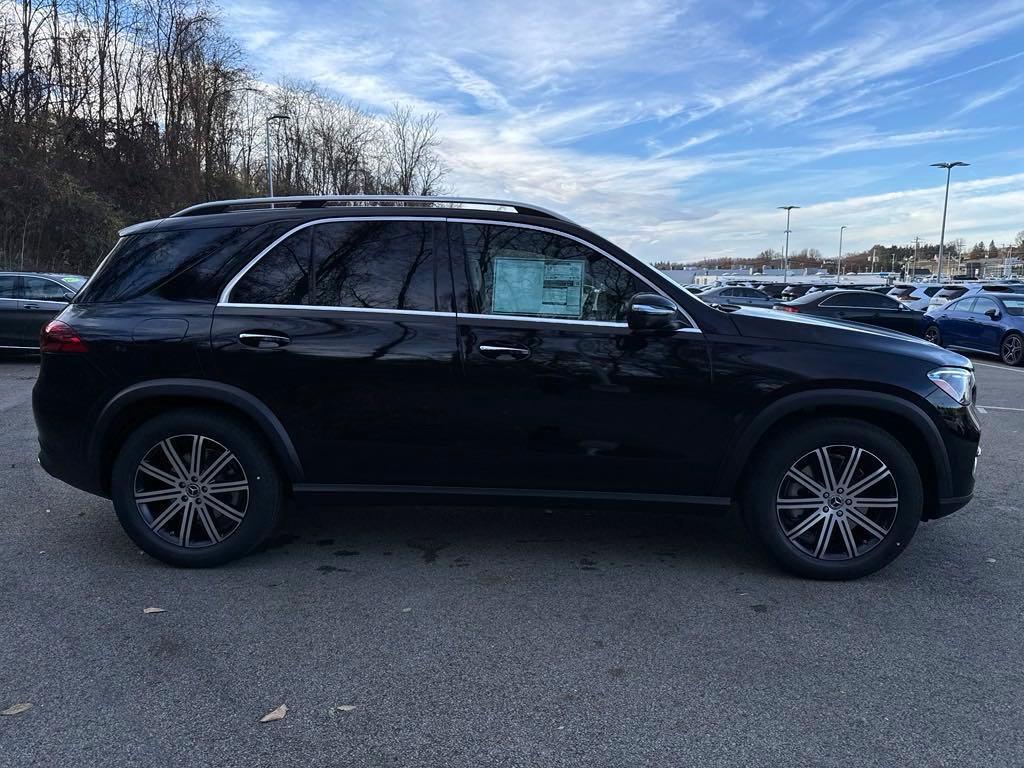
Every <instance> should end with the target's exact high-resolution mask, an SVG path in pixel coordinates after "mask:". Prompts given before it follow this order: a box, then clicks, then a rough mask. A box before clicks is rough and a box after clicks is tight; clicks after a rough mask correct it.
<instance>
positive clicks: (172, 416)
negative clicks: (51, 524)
mask: <svg viewBox="0 0 1024 768" xmlns="http://www.w3.org/2000/svg"><path fill="white" fill-rule="evenodd" d="M111 491H112V494H111V495H112V498H113V501H114V509H115V510H116V512H117V516H118V518H119V519H120V521H121V525H122V526H123V527H124V529H125V531H126V532H127V533H128V535H129V536H130V537H131V538H132V540H133V541H134V542H135V543H136V544H138V545H139V547H141V548H142V549H143V550H144V551H145V552H147V553H148V554H150V555H152V556H153V557H155V558H157V559H159V560H163V561H164V562H166V563H170V564H172V565H179V566H187V567H197V568H201V567H208V566H214V565H220V564H222V563H225V562H228V561H229V560H233V559H235V558H237V557H241V556H242V555H244V554H246V553H247V552H249V551H250V550H251V549H252V548H253V547H255V546H256V545H257V544H259V543H260V542H261V541H262V540H263V539H264V538H265V537H266V535H267V534H268V533H270V532H271V531H272V530H273V529H274V526H275V525H276V523H277V520H278V516H279V514H280V510H281V506H282V483H281V479H280V475H279V472H278V470H277V467H276V466H275V464H274V461H273V458H272V457H271V455H270V452H269V451H268V450H267V448H266V447H265V444H264V442H263V440H262V439H261V438H260V436H259V435H258V434H256V433H255V432H254V431H253V430H252V429H251V428H249V427H248V426H247V425H246V424H244V423H243V422H241V421H239V420H236V419H234V418H232V417H230V416H227V415H225V414H222V413H219V412H216V411H209V410H204V409H192V408H188V409H181V410H175V411H171V412H169V413H165V414H162V415H160V416H157V417H155V418H153V419H151V420H150V421H147V422H145V423H144V424H142V425H141V426H139V427H138V428H137V429H136V430H135V431H134V432H132V433H131V434H130V435H129V436H128V438H127V440H126V441H125V443H124V445H123V446H122V448H121V451H120V453H119V454H118V456H117V459H116V460H115V462H114V467H113V471H112V475H111Z"/></svg>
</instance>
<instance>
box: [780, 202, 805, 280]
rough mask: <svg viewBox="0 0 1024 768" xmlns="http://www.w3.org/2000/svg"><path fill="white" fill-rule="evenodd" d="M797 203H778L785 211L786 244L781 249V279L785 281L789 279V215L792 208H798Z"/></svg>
mask: <svg viewBox="0 0 1024 768" xmlns="http://www.w3.org/2000/svg"><path fill="white" fill-rule="evenodd" d="M799 207H800V206H799V205H780V206H779V210H780V211H785V212H786V246H785V248H784V249H783V251H782V280H783V282H787V281H788V280H789V215H790V213H792V211H793V209H794V208H799Z"/></svg>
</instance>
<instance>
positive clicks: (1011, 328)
mask: <svg viewBox="0 0 1024 768" xmlns="http://www.w3.org/2000/svg"><path fill="white" fill-rule="evenodd" d="M1019 289H1020V288H1019V287H1018V290H1019ZM925 321H926V327H925V330H924V337H925V338H926V339H928V341H930V342H932V343H933V344H939V345H941V346H944V347H954V348H956V349H963V350H969V351H971V352H983V353H985V354H986V355H998V356H999V358H1000V359H1001V360H1002V361H1003V362H1004V363H1006V364H1007V365H1021V364H1022V363H1024V291H1021V292H1020V293H1002V292H996V293H988V292H986V293H984V294H976V295H969V296H964V297H963V298H961V299H956V300H954V301H951V302H949V303H948V304H945V305H944V306H941V307H937V308H935V309H932V310H929V312H928V313H927V315H926V317H925Z"/></svg>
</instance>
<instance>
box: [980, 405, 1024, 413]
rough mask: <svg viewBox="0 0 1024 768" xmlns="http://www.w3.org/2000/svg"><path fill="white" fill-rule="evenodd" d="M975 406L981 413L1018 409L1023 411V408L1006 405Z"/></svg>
mask: <svg viewBox="0 0 1024 768" xmlns="http://www.w3.org/2000/svg"><path fill="white" fill-rule="evenodd" d="M977 408H978V410H979V411H980V412H981V413H988V412H989V411H1020V412H1021V413H1024V408H1010V407H1009V406H1007V405H979V406H977Z"/></svg>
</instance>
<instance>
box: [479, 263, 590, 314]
mask: <svg viewBox="0 0 1024 768" xmlns="http://www.w3.org/2000/svg"><path fill="white" fill-rule="evenodd" d="M583 265H584V262H583V261H557V260H545V259H516V258H508V257H503V256H498V257H496V258H495V259H494V285H493V292H492V299H491V311H492V312H494V313H495V314H503V315H555V316H557V317H573V318H577V319H579V317H580V313H581V310H582V300H583Z"/></svg>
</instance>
